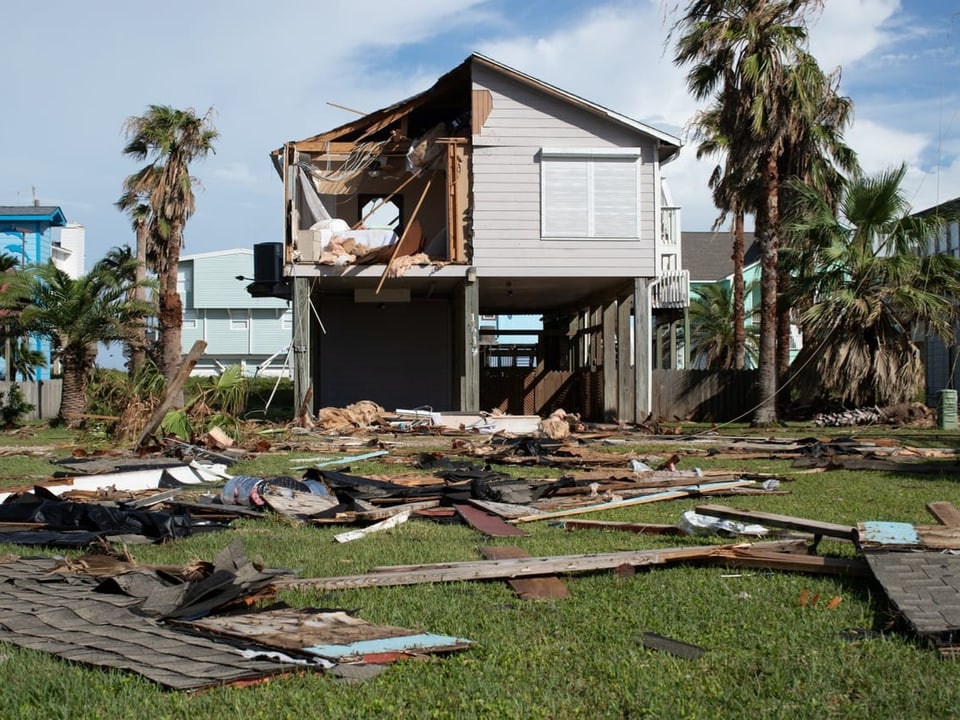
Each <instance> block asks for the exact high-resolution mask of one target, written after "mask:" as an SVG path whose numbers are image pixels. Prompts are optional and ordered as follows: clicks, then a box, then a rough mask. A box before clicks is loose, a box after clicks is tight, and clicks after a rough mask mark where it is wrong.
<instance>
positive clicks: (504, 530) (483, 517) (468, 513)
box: [453, 504, 528, 537]
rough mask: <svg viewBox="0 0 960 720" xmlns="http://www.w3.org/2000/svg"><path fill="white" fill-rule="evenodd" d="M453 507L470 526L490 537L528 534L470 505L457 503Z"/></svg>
mask: <svg viewBox="0 0 960 720" xmlns="http://www.w3.org/2000/svg"><path fill="white" fill-rule="evenodd" d="M453 507H454V509H455V510H456V511H457V513H459V515H460V517H462V518H463V519H464V521H465V522H466V523H467V524H468V525H469V526H470V527H472V528H473V529H474V530H479V531H480V532H482V533H483V534H484V535H487V536H488V537H522V536H525V535H527V534H528V533H527V532H526V531H524V530H521V529H520V528H518V527H517V526H516V525H511V524H510V523H507V522H504V521H503V519H502V518H499V517H497V516H496V515H491V514H490V513H488V512H485V511H483V510H480V509H478V508H475V507H472V506H470V505H459V504H455V505H454V506H453Z"/></svg>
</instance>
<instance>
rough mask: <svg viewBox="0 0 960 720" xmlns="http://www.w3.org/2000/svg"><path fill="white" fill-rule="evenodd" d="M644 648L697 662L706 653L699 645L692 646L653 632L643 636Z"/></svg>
mask: <svg viewBox="0 0 960 720" xmlns="http://www.w3.org/2000/svg"><path fill="white" fill-rule="evenodd" d="M643 646H644V647H645V648H648V649H650V650H659V651H661V652H666V653H670V654H671V655H676V656H677V657H682V658H687V659H688V660H696V659H697V658H699V657H702V656H703V654H704V653H705V652H706V650H704V649H703V648H702V647H699V646H697V645H690V644H688V643H685V642H680V641H679V640H674V639H673V638H668V637H665V636H663V635H658V634H657V633H652V632H645V633H644V634H643Z"/></svg>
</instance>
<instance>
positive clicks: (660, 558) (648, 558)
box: [275, 545, 725, 590]
mask: <svg viewBox="0 0 960 720" xmlns="http://www.w3.org/2000/svg"><path fill="white" fill-rule="evenodd" d="M722 547H725V546H723V545H719V546H716V545H715V546H701V547H678V548H665V549H661V550H628V551H624V552H612V553H595V554H587V555H560V556H553V557H531V558H517V559H509V560H480V561H467V562H451V563H435V564H428V565H393V566H388V567H381V568H374V569H373V570H371V571H370V572H369V573H366V574H363V575H345V576H340V577H327V578H278V579H277V580H276V582H275V585H276V587H278V588H281V589H285V588H313V589H317V590H344V589H348V588H361V587H386V586H394V585H419V584H423V583H439V582H462V581H467V580H503V579H508V578H518V577H536V576H538V575H539V576H542V575H556V574H560V573H575V572H591V571H597V570H612V569H613V568H616V567H620V566H621V565H633V566H636V567H640V566H646V565H665V564H667V563H671V562H681V561H683V560H703V559H705V558H708V557H710V556H712V555H713V554H714V553H716V552H717V551H718V549H719V548H722Z"/></svg>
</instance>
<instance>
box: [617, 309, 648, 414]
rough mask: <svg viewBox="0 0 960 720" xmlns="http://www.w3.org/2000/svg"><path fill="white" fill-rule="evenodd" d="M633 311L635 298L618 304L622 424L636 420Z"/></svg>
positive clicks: (619, 382)
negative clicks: (631, 335) (632, 340)
mask: <svg viewBox="0 0 960 720" xmlns="http://www.w3.org/2000/svg"><path fill="white" fill-rule="evenodd" d="M632 310H633V296H630V295H628V296H627V297H623V298H620V302H619V303H618V304H617V420H619V421H620V422H634V420H635V419H636V407H635V402H634V397H635V390H636V384H635V379H634V373H633V372H631V370H632V363H631V360H632V358H631V355H632V354H633V344H632V343H631V341H630V328H631V327H632V319H631V317H630V313H631V311H632ZM642 419H643V418H641V420H642Z"/></svg>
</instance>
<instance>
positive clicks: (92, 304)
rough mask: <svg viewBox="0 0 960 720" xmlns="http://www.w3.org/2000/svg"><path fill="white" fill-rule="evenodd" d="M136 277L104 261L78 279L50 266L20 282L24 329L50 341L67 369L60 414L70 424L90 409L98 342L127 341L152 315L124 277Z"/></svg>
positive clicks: (31, 270) (24, 274) (26, 273)
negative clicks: (89, 393)
mask: <svg viewBox="0 0 960 720" xmlns="http://www.w3.org/2000/svg"><path fill="white" fill-rule="evenodd" d="M130 262H134V261H130ZM132 274H133V268H132V267H129V264H128V265H127V266H124V267H121V268H120V272H117V268H116V267H113V266H111V265H110V264H109V263H106V262H104V261H100V262H98V263H97V264H96V265H94V267H93V269H92V270H91V271H90V272H89V273H87V274H86V275H82V276H80V277H79V278H76V279H74V278H71V277H70V276H69V275H67V274H66V273H65V272H63V271H62V270H60V269H59V268H57V267H56V266H55V265H54V264H53V263H52V262H51V263H48V264H46V265H37V266H32V267H28V268H25V269H23V270H21V271H20V272H19V273H18V274H17V276H16V278H15V281H14V283H13V284H14V286H15V287H16V288H17V292H16V293H15V295H17V296H26V297H28V298H29V299H30V304H29V305H27V306H26V307H25V308H24V309H23V312H22V313H21V316H20V322H21V324H22V326H23V328H24V329H25V330H26V331H28V332H31V333H36V334H38V335H42V336H44V337H47V338H49V339H50V344H51V349H52V351H53V354H54V355H55V356H56V357H58V358H59V359H60V362H61V363H62V365H63V394H62V397H61V404H60V413H59V415H60V417H61V418H65V419H67V420H68V421H69V422H70V423H71V424H76V423H77V422H78V420H79V418H80V416H81V415H82V414H83V413H84V412H85V411H86V408H87V397H86V387H87V381H88V379H89V376H90V373H91V371H92V369H93V366H94V363H95V361H96V357H97V344H98V343H110V342H123V341H125V340H126V339H127V338H128V337H129V334H130V328H131V327H134V326H135V324H136V322H137V321H139V320H140V319H142V318H143V317H144V316H145V315H148V314H150V313H151V312H152V308H151V306H150V305H149V304H145V303H140V302H138V301H136V300H131V299H130V296H129V289H130V285H129V283H128V282H125V281H124V277H125V276H129V275H132ZM12 296H13V295H11V297H12Z"/></svg>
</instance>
